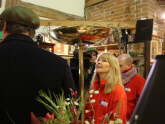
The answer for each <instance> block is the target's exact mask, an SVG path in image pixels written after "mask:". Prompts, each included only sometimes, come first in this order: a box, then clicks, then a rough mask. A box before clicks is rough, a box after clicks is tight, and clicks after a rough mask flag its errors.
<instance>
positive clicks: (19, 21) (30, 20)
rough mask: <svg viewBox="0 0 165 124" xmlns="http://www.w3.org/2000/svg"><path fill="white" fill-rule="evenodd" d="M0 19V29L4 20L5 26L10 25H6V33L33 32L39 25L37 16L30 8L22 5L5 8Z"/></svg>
mask: <svg viewBox="0 0 165 124" xmlns="http://www.w3.org/2000/svg"><path fill="white" fill-rule="evenodd" d="M0 21H1V24H0V25H1V26H0V30H1V31H2V30H3V26H4V21H5V22H6V23H7V24H6V25H7V26H10V27H7V26H6V31H7V32H8V33H23V32H29V34H30V33H31V32H33V33H35V30H36V29H38V28H39V26H40V19H39V17H38V16H37V15H36V14H35V13H34V12H33V11H32V10H31V9H29V8H27V7H23V6H14V7H11V8H8V9H5V10H4V11H3V12H2V13H1V15H0ZM32 30H34V31H32Z"/></svg>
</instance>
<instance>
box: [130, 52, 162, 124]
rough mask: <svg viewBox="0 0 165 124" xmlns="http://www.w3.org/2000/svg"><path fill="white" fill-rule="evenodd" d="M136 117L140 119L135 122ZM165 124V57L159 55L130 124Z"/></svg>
mask: <svg viewBox="0 0 165 124" xmlns="http://www.w3.org/2000/svg"><path fill="white" fill-rule="evenodd" d="M135 115H138V119H137V120H135ZM135 122H136V124H165V55H157V56H156V58H155V60H154V63H153V66H152V68H151V70H150V73H149V75H148V78H147V80H146V84H145V86H144V88H143V91H142V93H141V96H140V98H139V101H138V103H137V105H136V107H135V110H134V112H133V114H132V117H131V119H130V124H135Z"/></svg>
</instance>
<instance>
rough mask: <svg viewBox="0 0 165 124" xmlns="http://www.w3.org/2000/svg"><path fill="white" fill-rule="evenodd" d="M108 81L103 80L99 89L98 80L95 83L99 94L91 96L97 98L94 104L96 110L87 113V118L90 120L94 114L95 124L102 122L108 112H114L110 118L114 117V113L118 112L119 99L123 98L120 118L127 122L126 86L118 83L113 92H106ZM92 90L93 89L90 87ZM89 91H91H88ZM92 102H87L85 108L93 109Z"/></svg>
mask: <svg viewBox="0 0 165 124" xmlns="http://www.w3.org/2000/svg"><path fill="white" fill-rule="evenodd" d="M105 83H106V81H105V80H104V81H101V84H100V90H99V89H98V81H96V82H95V83H94V86H95V88H96V90H99V94H93V97H92V98H90V99H91V100H92V99H95V101H96V102H95V104H94V108H93V109H94V112H95V113H93V111H90V112H89V113H85V119H87V120H90V118H91V117H92V116H94V119H95V124H101V122H102V121H103V119H104V117H105V115H106V114H107V113H110V112H112V115H111V116H110V120H115V119H114V113H116V108H117V105H118V103H119V100H121V104H120V110H119V118H120V119H122V120H123V124H125V123H126V113H127V112H126V111H127V97H126V94H125V91H124V88H122V87H121V86H120V85H119V84H116V86H115V88H114V90H113V92H111V93H109V94H105V93H104V86H105ZM90 90H92V89H90ZM88 93H89V92H88ZM91 109H92V108H91V104H90V103H87V104H86V106H85V110H91Z"/></svg>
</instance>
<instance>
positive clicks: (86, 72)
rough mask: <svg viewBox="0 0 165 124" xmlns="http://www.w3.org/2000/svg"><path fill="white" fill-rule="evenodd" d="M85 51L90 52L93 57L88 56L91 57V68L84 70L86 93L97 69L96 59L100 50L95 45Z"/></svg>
mask: <svg viewBox="0 0 165 124" xmlns="http://www.w3.org/2000/svg"><path fill="white" fill-rule="evenodd" d="M85 52H90V55H91V57H87V58H88V59H89V69H88V70H84V92H85V95H86V93H87V92H88V90H89V86H90V82H91V79H92V76H93V73H94V70H95V61H96V58H97V55H98V51H97V50H96V48H94V47H88V48H87V49H86V50H85Z"/></svg>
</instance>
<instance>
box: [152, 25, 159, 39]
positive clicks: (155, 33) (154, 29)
mask: <svg viewBox="0 0 165 124" xmlns="http://www.w3.org/2000/svg"><path fill="white" fill-rule="evenodd" d="M158 28H159V25H158V24H156V23H154V25H153V31H152V35H154V36H158Z"/></svg>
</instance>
